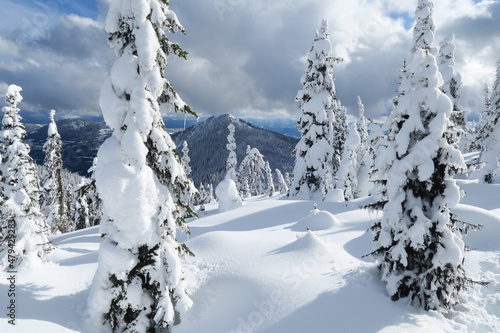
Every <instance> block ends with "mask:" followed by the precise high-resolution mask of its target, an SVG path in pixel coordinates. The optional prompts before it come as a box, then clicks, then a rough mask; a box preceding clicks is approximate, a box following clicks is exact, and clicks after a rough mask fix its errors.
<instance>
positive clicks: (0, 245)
mask: <svg viewBox="0 0 500 333" xmlns="http://www.w3.org/2000/svg"><path fill="white" fill-rule="evenodd" d="M21 90H22V89H21V87H18V86H16V85H10V86H9V87H8V88H7V93H6V95H5V101H6V102H7V106H5V107H3V108H2V111H3V112H4V117H3V120H2V131H1V132H0V139H1V141H0V144H1V146H0V162H1V163H0V216H1V218H0V270H4V269H8V270H10V271H15V270H17V268H18V267H19V266H20V265H21V264H23V263H24V264H30V263H31V262H36V261H39V260H42V259H43V258H44V257H45V254H46V253H47V252H48V251H49V250H50V249H51V248H52V246H51V245H50V243H49V241H48V239H47V236H46V232H47V225H46V224H45V222H44V218H43V214H42V213H41V212H40V203H39V193H40V188H39V185H38V178H37V174H36V170H35V167H34V164H33V160H32V159H31V157H30V156H29V152H30V148H29V146H28V145H27V144H25V143H23V142H22V141H23V138H24V137H25V135H26V131H25V129H24V125H23V124H22V123H21V120H22V118H21V116H20V115H19V109H18V107H17V105H18V104H19V103H20V102H21V101H22V99H23V98H22V96H21ZM2 141H3V142H2Z"/></svg>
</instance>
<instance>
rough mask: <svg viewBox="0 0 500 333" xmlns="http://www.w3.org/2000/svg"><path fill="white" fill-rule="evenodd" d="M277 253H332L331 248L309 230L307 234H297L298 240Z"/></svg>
mask: <svg viewBox="0 0 500 333" xmlns="http://www.w3.org/2000/svg"><path fill="white" fill-rule="evenodd" d="M275 252H276V253H285V252H302V253H313V254H314V253H320V252H321V253H323V252H327V253H330V252H331V248H330V246H329V245H328V244H327V243H326V242H325V241H323V240H322V239H321V238H319V237H318V236H317V235H316V234H315V233H313V232H312V231H311V230H308V231H307V232H306V233H305V234H304V233H299V234H297V240H296V241H294V242H292V243H290V244H288V245H285V246H284V247H282V248H280V249H278V250H277V251H275Z"/></svg>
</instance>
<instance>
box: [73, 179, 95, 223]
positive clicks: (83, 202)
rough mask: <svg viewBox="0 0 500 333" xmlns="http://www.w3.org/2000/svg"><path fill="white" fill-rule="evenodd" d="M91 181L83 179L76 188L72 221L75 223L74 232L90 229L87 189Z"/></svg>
mask: <svg viewBox="0 0 500 333" xmlns="http://www.w3.org/2000/svg"><path fill="white" fill-rule="evenodd" d="M89 183H90V181H88V180H86V179H85V178H83V177H82V178H81V180H80V183H79V184H78V186H77V188H75V191H74V195H73V207H74V210H73V214H72V218H71V220H72V221H73V225H74V230H80V229H85V228H89V227H90V209H89V202H88V198H87V195H86V193H85V188H86V187H87V186H88V185H89Z"/></svg>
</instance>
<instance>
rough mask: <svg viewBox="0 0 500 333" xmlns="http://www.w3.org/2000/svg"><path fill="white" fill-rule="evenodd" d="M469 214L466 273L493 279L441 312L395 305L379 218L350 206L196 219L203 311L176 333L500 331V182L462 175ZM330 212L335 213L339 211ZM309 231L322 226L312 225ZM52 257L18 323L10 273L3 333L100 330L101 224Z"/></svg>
mask: <svg viewBox="0 0 500 333" xmlns="http://www.w3.org/2000/svg"><path fill="white" fill-rule="evenodd" d="M459 185H460V186H461V187H462V189H463V190H464V191H465V192H466V196H465V198H464V199H463V200H462V204H461V205H460V206H459V207H458V208H457V210H456V214H457V215H458V217H459V218H461V219H464V220H467V221H468V222H474V223H482V224H483V225H484V227H483V229H482V230H480V231H478V232H475V233H471V234H470V235H469V236H467V237H466V238H465V242H466V243H467V244H468V245H469V247H470V248H473V249H475V250H474V251H470V252H468V253H467V254H466V268H467V269H468V270H469V273H470V275H471V276H472V277H473V278H474V279H478V280H483V281H489V282H490V285H489V286H487V287H479V286H478V287H475V288H471V289H470V290H468V291H464V292H463V293H462V296H461V298H462V305H460V306H459V307H458V308H457V309H456V310H455V311H454V312H452V313H449V314H446V315H441V314H438V313H436V312H425V311H421V310H418V309H415V308H413V307H410V306H409V305H408V304H407V301H406V300H400V301H398V302H392V301H391V300H390V299H389V297H388V296H387V292H386V290H385V285H384V284H383V283H381V282H380V279H379V277H378V273H377V269H376V266H375V263H374V262H373V261H372V259H371V258H370V257H363V255H365V254H367V253H369V252H371V250H372V248H371V245H370V241H371V234H369V233H367V232H366V229H367V228H368V227H369V226H370V225H371V223H372V222H373V221H375V220H376V219H377V215H376V214H375V213H370V212H368V211H363V210H360V209H359V206H361V205H364V204H366V203H368V202H370V200H371V199H369V198H362V199H358V200H356V201H353V202H346V203H329V202H318V205H317V209H318V211H315V212H311V211H313V208H314V202H311V201H293V200H286V199H280V198H279V197H274V198H264V197H256V198H252V199H250V200H247V201H245V205H244V206H243V207H240V208H238V209H235V210H232V211H228V212H225V213H218V211H217V204H211V205H208V207H207V211H206V213H203V212H202V213H201V216H200V219H199V220H193V221H191V222H190V228H191V235H190V236H189V239H185V241H187V244H188V246H189V247H190V249H191V250H192V251H193V252H194V253H195V254H196V257H194V258H187V259H186V261H185V268H184V270H185V272H186V276H187V283H188V286H189V290H188V291H189V293H190V296H191V298H192V299H193V301H194V306H193V307H192V309H191V310H190V312H189V314H188V318H187V320H185V321H184V322H183V323H182V324H181V325H180V326H177V327H175V329H174V330H173V332H174V333H200V332H203V333H224V332H235V333H236V332H238V333H243V332H245V333H248V332H266V333H275V332H288V333H303V332H321V333H322V332H360V333H361V332H363V333H364V332H402V331H405V332H425V333H429V332H500V242H498V241H497V239H498V235H499V231H500V202H499V200H498V198H499V197H500V186H498V185H483V184H478V183H477V182H472V181H459ZM327 212H328V213H327ZM307 228H309V229H310V230H307ZM52 241H53V243H54V245H55V246H56V247H57V249H56V250H55V251H53V252H52V253H51V254H50V259H51V260H52V262H51V263H47V264H44V265H40V266H38V267H33V268H32V269H30V270H26V269H24V270H20V271H19V272H18V273H17V274H16V283H15V289H16V290H15V291H16V321H15V323H16V325H15V326H12V325H10V324H9V323H8V321H7V318H6V317H5V313H6V310H5V309H6V307H7V306H8V302H9V298H8V297H7V295H8V290H9V288H10V285H9V281H8V280H7V277H8V275H7V274H6V273H2V275H1V278H0V295H2V296H1V297H0V306H1V307H2V308H3V309H4V310H3V312H2V316H1V317H0V332H89V333H90V332H92V333H94V332H95V330H94V328H92V327H91V326H88V325H87V324H86V323H85V307H86V304H85V302H86V299H87V297H88V293H89V288H90V284H91V282H92V277H93V274H94V272H95V269H96V267H97V252H96V251H97V249H98V246H99V242H100V235H99V233H98V229H97V228H91V229H86V230H81V231H77V232H73V233H69V234H63V235H59V236H56V237H54V238H53V239H52Z"/></svg>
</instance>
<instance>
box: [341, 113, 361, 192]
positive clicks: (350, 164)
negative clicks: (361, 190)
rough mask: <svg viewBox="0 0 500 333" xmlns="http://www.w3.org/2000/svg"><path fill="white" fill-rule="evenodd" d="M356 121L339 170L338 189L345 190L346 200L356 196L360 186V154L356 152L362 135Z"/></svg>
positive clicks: (348, 137) (348, 138) (350, 131)
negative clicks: (357, 128)
mask: <svg viewBox="0 0 500 333" xmlns="http://www.w3.org/2000/svg"><path fill="white" fill-rule="evenodd" d="M356 127H357V126H356V122H354V124H353V126H352V127H351V128H350V130H349V135H348V136H347V140H346V142H345V147H344V153H343V154H342V162H341V163H340V167H339V170H338V172H337V179H338V181H337V189H341V190H342V191H343V192H344V198H345V199H346V200H352V199H354V198H356V189H357V187H358V170H359V168H358V156H357V154H356V152H357V151H358V147H359V145H360V144H361V140H360V136H359V134H358V131H357V130H356Z"/></svg>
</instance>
